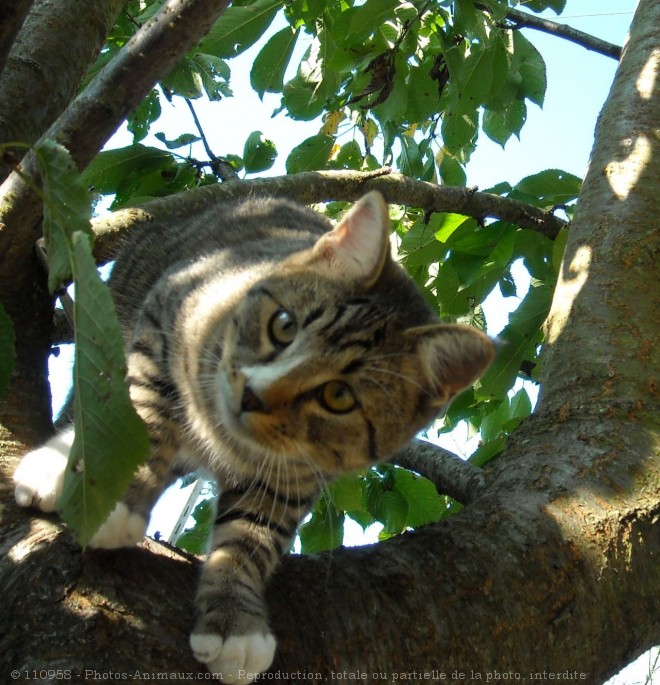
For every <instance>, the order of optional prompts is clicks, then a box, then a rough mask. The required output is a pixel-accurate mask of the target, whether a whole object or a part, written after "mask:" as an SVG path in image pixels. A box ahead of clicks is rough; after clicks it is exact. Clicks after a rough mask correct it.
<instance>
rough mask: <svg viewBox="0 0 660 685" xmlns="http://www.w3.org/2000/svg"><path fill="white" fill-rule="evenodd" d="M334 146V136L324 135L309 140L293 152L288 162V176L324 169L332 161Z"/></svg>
mask: <svg viewBox="0 0 660 685" xmlns="http://www.w3.org/2000/svg"><path fill="white" fill-rule="evenodd" d="M334 144H335V138H334V136H326V135H324V134H322V133H319V134H317V135H315V136H312V137H311V138H307V139H306V140H304V141H303V142H302V143H300V145H297V146H296V147H294V148H293V150H291V154H290V155H289V157H288V158H287V160H286V172H287V174H298V173H300V172H302V171H315V170H317V169H323V168H324V167H325V165H326V163H327V161H328V160H329V159H330V154H331V153H332V148H333V147H334Z"/></svg>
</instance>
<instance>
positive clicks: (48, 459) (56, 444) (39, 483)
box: [14, 430, 74, 512]
mask: <svg viewBox="0 0 660 685" xmlns="http://www.w3.org/2000/svg"><path fill="white" fill-rule="evenodd" d="M73 437H74V432H73V430H69V431H66V432H64V433H60V434H59V435H56V436H55V437H54V438H51V439H50V440H49V441H48V442H47V443H46V444H45V445H43V446H42V447H40V448H39V449H36V450H33V451H32V452H28V453H27V454H26V455H25V456H24V457H23V458H22V459H21V462H20V464H19V465H18V468H17V469H16V471H15V473H14V497H15V498H16V503H17V504H18V505H19V506H21V507H37V508H38V509H41V511H45V512H51V511H55V505H56V502H57V500H58V498H59V496H60V495H61V494H62V487H63V485H64V473H65V471H66V465H67V461H68V459H69V451H70V450H71V445H72V444H73Z"/></svg>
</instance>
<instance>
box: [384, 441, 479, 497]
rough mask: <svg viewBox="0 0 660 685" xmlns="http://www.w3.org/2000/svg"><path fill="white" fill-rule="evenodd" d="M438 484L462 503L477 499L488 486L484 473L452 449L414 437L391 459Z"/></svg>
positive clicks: (443, 490)
mask: <svg viewBox="0 0 660 685" xmlns="http://www.w3.org/2000/svg"><path fill="white" fill-rule="evenodd" d="M389 461H390V462H391V463H393V464H398V465H399V466H403V467H404V468H407V469H410V470H411V471H416V472H417V473H419V474H421V475H422V476H425V477H426V478H428V479H429V480H431V481H433V483H435V487H436V488H437V490H438V492H439V493H441V494H443V495H449V496H450V497H453V498H454V499H455V500H457V501H458V502H460V503H461V504H469V503H470V502H472V501H473V500H475V499H476V498H477V497H478V496H479V495H480V494H481V493H482V492H483V489H484V487H485V482H486V481H485V477H484V472H483V471H482V470H481V469H480V468H477V467H476V466H473V465H472V464H470V463H469V462H467V461H464V460H463V459H461V458H460V457H458V456H456V455H455V454H454V453H453V452H450V451H449V450H445V449H443V448H442V447H438V446H437V445H433V444H432V443H430V442H426V441H424V440H419V439H417V438H416V439H415V440H412V441H411V442H410V443H409V444H408V445H407V446H406V447H404V448H403V449H402V450H399V451H398V452H397V453H396V454H395V455H394V456H393V457H392V458H391V459H390V460H389Z"/></svg>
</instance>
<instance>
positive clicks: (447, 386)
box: [405, 324, 495, 409]
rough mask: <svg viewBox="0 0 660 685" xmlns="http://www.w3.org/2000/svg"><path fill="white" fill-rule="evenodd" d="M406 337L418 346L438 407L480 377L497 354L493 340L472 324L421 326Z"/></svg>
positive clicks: (424, 377)
mask: <svg viewBox="0 0 660 685" xmlns="http://www.w3.org/2000/svg"><path fill="white" fill-rule="evenodd" d="M405 336H406V337H407V338H408V340H409V342H410V343H411V344H412V345H413V346H414V347H415V349H416V352H417V358H418V360H419V363H420V366H421V369H420V371H421V376H422V377H421V380H422V381H423V385H424V386H425V387H426V388H427V391H428V392H429V402H430V404H431V405H432V406H434V407H437V408H438V409H439V408H440V407H443V406H445V405H446V404H448V403H449V402H450V401H451V400H452V399H453V398H454V397H455V396H456V395H458V393H459V392H461V390H464V389H465V388H467V387H469V386H470V385H472V384H473V383H474V382H475V381H476V380H477V379H478V378H480V377H481V376H482V375H483V374H484V373H485V371H486V369H487V368H488V367H489V366H490V363H491V362H492V361H493V357H494V356H495V345H494V344H493V341H492V340H491V339H490V338H489V337H488V336H486V335H484V334H483V333H480V332H479V331H477V330H476V329H474V328H471V327H470V326H462V325H460V324H436V325H431V326H420V327H417V328H411V329H409V330H408V331H406V333H405Z"/></svg>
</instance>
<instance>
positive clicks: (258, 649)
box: [190, 484, 309, 683]
mask: <svg viewBox="0 0 660 685" xmlns="http://www.w3.org/2000/svg"><path fill="white" fill-rule="evenodd" d="M308 509H309V507H308V506H307V503H303V502H299V501H297V502H296V505H295V506H294V505H293V504H292V503H289V502H287V500H286V498H285V497H284V496H283V495H281V494H278V493H276V492H273V491H272V490H271V489H270V488H268V486H265V485H262V486H261V487H255V486H254V484H253V485H252V486H247V488H246V489H245V490H240V489H238V488H236V489H234V490H231V491H228V492H224V493H222V494H221V496H220V499H219V502H218V513H217V516H216V523H215V527H214V531H213V539H212V544H211V550H210V552H209V554H208V558H207V560H206V564H205V566H204V569H203V572H202V578H201V582H200V586H199V590H198V594H197V610H198V614H199V616H198V620H197V623H196V625H195V628H194V630H193V633H192V635H191V637H190V644H191V647H192V649H193V652H194V653H195V656H196V658H197V659H198V660H199V661H202V662H203V663H205V664H206V665H207V667H208V668H209V670H210V671H211V672H212V673H215V674H221V675H222V679H223V681H224V682H227V683H248V682H252V680H254V678H255V677H256V675H257V674H259V673H261V672H262V671H265V670H266V669H268V668H269V667H270V665H271V663H272V660H273V657H274V655H275V648H276V641H275V637H274V636H273V634H272V631H271V629H270V626H269V623H268V612H267V608H266V604H265V601H264V591H265V586H266V583H267V581H268V579H269V578H270V576H271V575H272V573H273V571H274V569H275V567H276V565H277V563H278V561H279V558H280V556H281V555H282V554H283V553H284V552H285V551H286V550H287V549H288V548H289V545H290V543H291V540H292V538H293V536H294V535H295V530H296V528H297V525H298V522H299V520H300V519H301V518H302V517H303V516H304V515H305V513H306V512H307V510H308Z"/></svg>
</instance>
